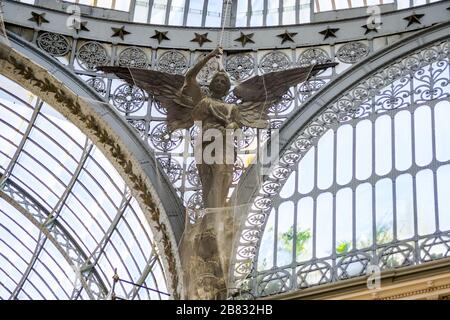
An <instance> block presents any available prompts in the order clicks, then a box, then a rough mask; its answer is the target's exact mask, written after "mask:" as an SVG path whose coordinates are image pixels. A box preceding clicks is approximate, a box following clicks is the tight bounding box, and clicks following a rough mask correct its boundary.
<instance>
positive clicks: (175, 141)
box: [150, 122, 183, 152]
mask: <svg viewBox="0 0 450 320" xmlns="http://www.w3.org/2000/svg"><path fill="white" fill-rule="evenodd" d="M150 141H151V142H152V144H153V146H154V147H155V148H156V149H157V150H159V151H163V152H167V151H172V150H174V149H176V148H177V147H178V146H180V144H181V141H183V134H182V132H181V131H180V130H176V131H175V132H172V133H171V132H170V131H169V128H168V127H167V124H166V123H165V122H161V123H159V124H157V125H156V126H155V127H154V128H153V129H152V131H151V133H150Z"/></svg>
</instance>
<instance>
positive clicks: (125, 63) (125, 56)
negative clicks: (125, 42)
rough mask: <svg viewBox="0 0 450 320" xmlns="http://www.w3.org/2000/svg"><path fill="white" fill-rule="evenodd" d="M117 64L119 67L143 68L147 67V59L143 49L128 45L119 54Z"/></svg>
mask: <svg viewBox="0 0 450 320" xmlns="http://www.w3.org/2000/svg"><path fill="white" fill-rule="evenodd" d="M118 64H119V66H121V67H130V68H139V69H145V68H147V67H148V59H147V55H146V54H145V52H144V50H142V49H140V48H136V47H130V48H126V49H125V50H123V51H122V52H121V53H120V54H119V59H118Z"/></svg>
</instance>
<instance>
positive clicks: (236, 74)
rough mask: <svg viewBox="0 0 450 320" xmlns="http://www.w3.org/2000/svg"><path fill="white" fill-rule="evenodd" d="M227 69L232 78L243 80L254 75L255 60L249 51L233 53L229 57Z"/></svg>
mask: <svg viewBox="0 0 450 320" xmlns="http://www.w3.org/2000/svg"><path fill="white" fill-rule="evenodd" d="M225 69H226V71H227V72H228V74H229V75H230V77H231V79H233V80H238V81H242V80H245V79H247V78H249V77H250V76H251V75H253V72H254V71H255V60H254V59H253V57H252V56H251V55H250V54H247V53H240V54H233V55H230V56H228V57H227V60H226V66H225Z"/></svg>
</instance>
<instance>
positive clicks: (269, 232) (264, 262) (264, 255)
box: [258, 209, 275, 270]
mask: <svg viewBox="0 0 450 320" xmlns="http://www.w3.org/2000/svg"><path fill="white" fill-rule="evenodd" d="M274 245H275V209H272V211H271V212H270V215H269V220H268V221H267V224H266V226H265V228H264V234H263V237H262V239H261V245H260V247H259V256H258V270H267V269H270V268H272V267H273V252H274Z"/></svg>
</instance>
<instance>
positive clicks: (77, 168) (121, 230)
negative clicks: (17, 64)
mask: <svg viewBox="0 0 450 320" xmlns="http://www.w3.org/2000/svg"><path fill="white" fill-rule="evenodd" d="M11 92H14V93H15V94H16V95H19V96H18V97H17V96H14V95H13V94H12V93H11ZM32 103H33V104H32ZM0 141H2V142H5V143H1V144H0V161H1V162H0V165H1V171H0V173H1V175H0V196H1V197H0V274H1V275H2V282H1V285H0V298H2V299H8V298H13V299H72V298H75V299H89V298H97V299H98V298H99V299H104V298H106V297H107V296H108V294H110V290H111V283H112V277H113V275H114V274H115V269H117V274H118V275H119V277H120V278H121V279H124V280H128V281H132V282H138V281H139V282H140V283H141V284H142V283H144V280H143V279H147V278H149V277H151V278H152V279H154V281H153V282H152V286H153V287H160V288H164V290H167V289H166V287H165V284H164V283H165V279H164V275H163V273H162V270H161V266H160V263H159V256H158V252H157V250H155V248H154V245H153V240H152V239H153V235H152V233H151V231H150V227H149V225H148V222H147V221H146V218H145V217H144V214H143V212H142V210H141V209H140V207H139V205H138V204H137V202H136V200H135V199H134V198H133V197H132V196H131V194H130V191H129V189H128V188H127V186H126V185H125V183H124V181H123V179H122V178H121V177H120V175H119V173H118V172H117V170H115V168H114V167H113V166H112V164H111V163H110V162H109V161H108V159H107V158H106V157H105V156H104V155H103V154H102V152H101V151H100V150H99V149H97V148H96V147H95V146H94V145H93V143H92V141H90V140H89V139H88V138H87V137H86V136H85V135H84V134H83V133H82V132H81V131H80V130H79V129H78V128H77V127H76V126H75V125H74V124H72V123H70V122H69V121H68V120H67V119H65V118H64V117H63V116H62V115H61V114H59V113H58V112H57V111H56V110H55V109H53V108H52V107H50V106H49V105H47V104H45V103H43V102H41V101H39V99H37V98H36V97H35V96H33V95H32V94H31V93H29V92H28V91H26V90H23V89H22V88H21V87H20V86H18V85H17V84H15V83H14V82H12V81H10V80H8V79H6V78H5V77H3V76H0ZM4 199H11V201H16V202H17V205H19V206H20V207H22V208H23V212H22V211H19V210H17V209H16V208H15V207H14V206H12V205H11V204H9V203H8V202H7V201H5V200H4ZM38 226H39V227H38ZM39 228H42V230H46V232H47V233H44V232H40V229H39ZM47 234H48V236H47ZM49 240H50V241H49ZM87 267H89V268H88V269H86V268H87ZM81 269H82V270H89V271H88V272H87V273H86V272H85V273H81V275H82V276H83V275H88V277H89V279H90V280H89V281H88V282H89V285H88V286H87V287H82V285H81V282H80V281H79V279H78V280H77V276H76V275H77V274H78V276H79V275H80V273H79V272H80V270H81ZM153 272H156V273H157V276H154V275H153ZM3 279H5V280H3ZM117 288H118V290H117V292H116V294H117V295H119V296H122V297H124V298H125V297H128V298H130V297H131V298H145V299H148V298H158V299H159V298H164V297H166V296H164V295H161V297H160V295H159V294H156V295H147V296H145V297H144V296H141V295H131V294H130V293H131V292H132V291H133V290H134V289H133V288H134V285H133V284H127V288H125V285H124V284H123V283H121V284H120V285H118V286H117Z"/></svg>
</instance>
